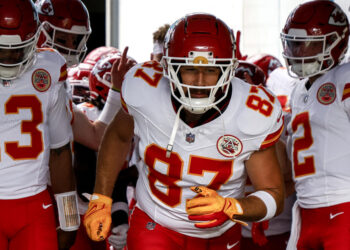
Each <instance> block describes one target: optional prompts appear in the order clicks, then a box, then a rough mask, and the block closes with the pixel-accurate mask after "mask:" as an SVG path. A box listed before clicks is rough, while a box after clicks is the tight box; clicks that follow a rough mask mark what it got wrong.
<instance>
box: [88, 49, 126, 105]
mask: <svg viewBox="0 0 350 250" xmlns="http://www.w3.org/2000/svg"><path fill="white" fill-rule="evenodd" d="M120 57H121V54H120V53H115V54H110V55H109V56H107V57H104V58H102V59H100V60H99V61H98V62H97V63H96V64H95V66H94V67H93V68H92V71H91V74H90V77H89V85H90V98H91V100H93V101H96V102H101V103H102V104H104V103H105V102H106V100H107V96H108V91H109V89H110V88H111V86H112V83H111V70H112V65H113V63H114V61H115V60H117V58H120Z"/></svg>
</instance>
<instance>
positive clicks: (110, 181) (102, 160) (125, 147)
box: [94, 128, 131, 197]
mask: <svg viewBox="0 0 350 250" xmlns="http://www.w3.org/2000/svg"><path fill="white" fill-rule="evenodd" d="M130 143H131V140H130V141H122V140H120V138H119V137H118V135H117V134H116V133H115V131H113V128H109V129H107V131H106V134H105V136H104V138H103V141H102V143H101V147H100V150H99V153H98V159H97V173H96V183H95V190H94V192H95V193H99V194H103V195H106V196H109V197H110V196H111V195H112V191H113V187H114V184H115V181H116V179H117V176H118V174H119V172H120V170H121V169H122V167H123V165H124V162H125V159H126V157H127V154H128V152H129V149H130Z"/></svg>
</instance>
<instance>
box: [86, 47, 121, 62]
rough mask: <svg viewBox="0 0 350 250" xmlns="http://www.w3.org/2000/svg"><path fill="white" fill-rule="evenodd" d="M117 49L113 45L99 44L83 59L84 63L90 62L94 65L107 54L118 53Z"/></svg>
mask: <svg viewBox="0 0 350 250" xmlns="http://www.w3.org/2000/svg"><path fill="white" fill-rule="evenodd" d="M118 53H120V51H119V49H117V48H114V47H106V46H101V47H98V48H96V49H94V50H92V51H91V52H90V53H89V54H87V56H86V57H85V59H84V61H83V62H84V63H88V64H91V65H92V66H94V65H95V64H96V63H97V62H98V61H99V60H100V59H102V58H104V57H106V56H108V55H109V54H118Z"/></svg>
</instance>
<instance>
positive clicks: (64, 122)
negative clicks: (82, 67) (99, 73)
mask: <svg viewBox="0 0 350 250" xmlns="http://www.w3.org/2000/svg"><path fill="white" fill-rule="evenodd" d="M57 64H58V65H57V69H59V72H58V74H55V75H56V76H57V77H55V79H53V81H54V82H53V89H52V95H51V105H50V109H49V112H48V125H49V136H50V147H51V148H59V147H62V146H64V145H65V144H67V143H68V142H69V141H71V140H72V139H73V133H72V127H71V122H72V121H73V110H72V109H73V107H72V102H71V100H70V98H69V96H68V94H67V90H66V88H65V86H66V84H65V81H66V79H67V67H66V62H65V60H64V58H63V57H61V56H60V55H58V56H57Z"/></svg>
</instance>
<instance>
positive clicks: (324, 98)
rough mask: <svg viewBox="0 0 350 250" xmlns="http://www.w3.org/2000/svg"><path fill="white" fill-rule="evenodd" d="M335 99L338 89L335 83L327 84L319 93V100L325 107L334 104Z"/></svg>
mask: <svg viewBox="0 0 350 250" xmlns="http://www.w3.org/2000/svg"><path fill="white" fill-rule="evenodd" d="M335 97H336V89H335V86H334V84H333V83H330V82H328V83H325V84H323V85H322V86H321V87H320V88H319V89H318V91H317V100H318V101H319V102H320V103H322V104H324V105H328V104H331V103H333V102H334V100H335Z"/></svg>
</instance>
